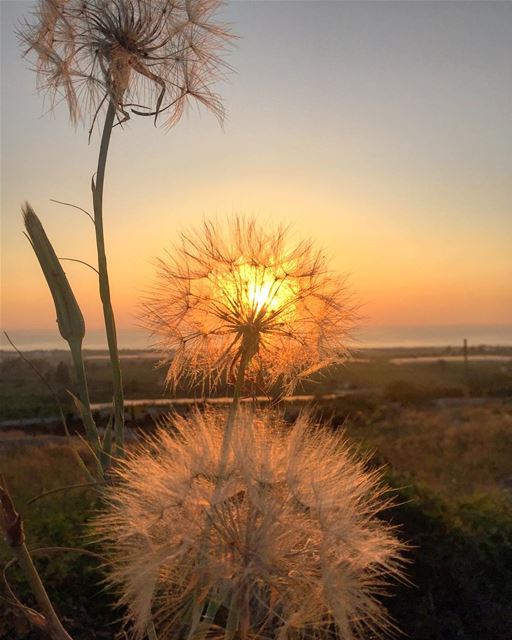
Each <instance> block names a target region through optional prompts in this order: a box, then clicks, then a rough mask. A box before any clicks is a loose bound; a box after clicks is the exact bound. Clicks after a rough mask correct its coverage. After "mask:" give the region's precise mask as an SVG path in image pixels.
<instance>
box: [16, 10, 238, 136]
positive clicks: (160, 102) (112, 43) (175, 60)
mask: <svg viewBox="0 0 512 640" xmlns="http://www.w3.org/2000/svg"><path fill="white" fill-rule="evenodd" d="M220 4H221V2H220V0H39V2H38V5H37V9H36V10H35V12H34V14H33V16H32V19H29V20H28V21H27V22H26V23H25V24H24V25H23V26H22V27H21V28H20V30H19V37H20V40H21V41H22V43H23V44H24V45H25V46H26V47H27V53H29V52H33V53H34V54H35V57H36V70H37V74H38V82H39V88H40V89H41V90H43V91H45V92H47V93H48V94H49V97H50V100H51V102H52V105H53V104H54V103H55V102H59V101H60V100H64V101H65V102H66V103H67V105H68V108H69V113H70V116H71V120H72V121H73V123H76V122H77V121H79V120H80V119H83V118H86V119H87V118H90V119H91V120H92V121H93V122H94V119H95V118H96V115H97V113H98V111H99V110H100V109H101V108H102V106H103V105H104V104H105V103H108V102H109V101H110V102H112V104H113V105H114V106H115V108H116V111H117V114H118V117H119V119H120V121H124V120H127V119H128V118H129V117H130V113H138V114H139V115H153V116H155V120H156V118H157V117H158V116H162V118H165V123H166V124H167V125H172V124H174V123H175V122H176V121H177V120H178V119H179V118H180V116H181V114H182V112H183V109H184V107H185V105H186V102H187V100H188V99H190V98H194V99H195V100H197V101H198V102H200V103H202V104H204V105H205V106H206V107H207V108H209V109H211V110H212V111H213V112H214V113H215V114H216V115H217V116H218V117H219V118H222V115H223V108H222V103H221V101H220V99H219V97H218V96H217V95H216V94H215V93H214V92H213V90H212V84H213V82H214V81H215V80H216V79H217V77H218V75H219V72H220V71H221V69H222V68H223V66H224V65H223V64H222V61H221V60H220V58H219V53H220V51H221V49H222V47H223V45H224V44H225V43H226V41H227V40H229V37H230V36H229V33H228V31H227V30H226V29H225V28H224V27H223V26H222V25H220V24H218V23H216V22H215V21H214V19H213V15H214V13H215V11H216V10H217V9H218V7H219V5H220Z"/></svg>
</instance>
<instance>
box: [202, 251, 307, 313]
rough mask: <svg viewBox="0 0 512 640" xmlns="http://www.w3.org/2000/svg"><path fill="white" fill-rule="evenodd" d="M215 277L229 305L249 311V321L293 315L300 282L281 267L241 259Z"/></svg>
mask: <svg viewBox="0 0 512 640" xmlns="http://www.w3.org/2000/svg"><path fill="white" fill-rule="evenodd" d="M214 280H215V285H216V287H218V290H219V294H220V295H221V296H222V297H223V298H225V300H226V301H227V304H228V305H229V306H232V307H234V308H242V309H245V310H246V313H247V320H248V321H254V320H255V319H258V318H264V317H265V316H267V315H274V316H279V317H281V319H284V318H285V317H286V318H287V319H289V318H290V316H291V315H293V311H294V308H295V304H294V300H296V296H297V293H298V291H299V284H298V282H294V281H292V280H290V278H286V274H285V272H284V270H283V267H282V266H281V267H275V268H274V269H272V268H269V267H266V266H264V265H258V264H249V263H247V262H242V263H241V264H239V265H236V266H234V267H233V268H232V269H231V270H230V271H228V272H227V273H223V274H220V275H219V276H217V277H214Z"/></svg>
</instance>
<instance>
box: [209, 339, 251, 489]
mask: <svg viewBox="0 0 512 640" xmlns="http://www.w3.org/2000/svg"><path fill="white" fill-rule="evenodd" d="M251 358H252V353H251V349H250V345H249V344H248V341H247V340H246V338H245V336H244V339H243V341H242V355H241V357H240V364H239V365H238V371H237V374H236V382H235V388H234V390H233V402H232V403H231V406H230V408H229V414H228V419H227V422H226V429H225V431H224V437H223V439H222V447H221V452H220V460H219V472H218V477H219V484H218V485H217V490H218V488H219V485H220V482H221V481H222V477H223V476H224V473H225V471H226V465H227V460H228V456H229V445H230V444H231V436H232V434H233V426H234V424H235V418H236V414H237V411H238V407H239V406H240V398H241V396H242V391H243V388H244V382H245V372H246V370H247V366H248V364H249V362H250V361H251Z"/></svg>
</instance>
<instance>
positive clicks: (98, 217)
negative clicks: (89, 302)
mask: <svg viewBox="0 0 512 640" xmlns="http://www.w3.org/2000/svg"><path fill="white" fill-rule="evenodd" d="M115 116H116V108H115V105H114V103H113V102H112V101H111V102H110V103H109V105H108V110H107V115H106V117H105V123H104V125H103V133H102V136H101V144H100V152H99V157H98V171H97V173H96V182H94V180H93V186H92V190H93V205H94V225H95V228H96V246H97V250H98V272H99V287H100V297H101V302H102V304H103V316H104V319H105V329H106V333H107V342H108V350H109V355H110V365H111V368H112V386H113V396H114V433H115V440H116V448H117V453H118V454H120V453H122V451H123V447H124V398H123V383H122V376H121V364H120V361H119V351H118V347H117V332H116V323H115V319H114V311H113V309H112V301H111V298H110V284H109V278H108V270H107V256H106V253H105V237H104V233H103V185H104V181H105V169H106V163H107V155H108V148H109V143H110V137H111V134H112V127H113V125H114V119H115Z"/></svg>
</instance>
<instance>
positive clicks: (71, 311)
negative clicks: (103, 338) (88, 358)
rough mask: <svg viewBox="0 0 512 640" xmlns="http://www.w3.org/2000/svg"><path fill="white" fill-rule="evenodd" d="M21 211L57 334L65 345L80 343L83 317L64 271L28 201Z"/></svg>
mask: <svg viewBox="0 0 512 640" xmlns="http://www.w3.org/2000/svg"><path fill="white" fill-rule="evenodd" d="M22 211H23V218H24V221H25V229H26V230H27V235H28V239H29V240H30V244H31V245H32V248H33V249H34V251H35V254H36V256H37V259H38V260H39V264H40V265H41V269H42V270H43V273H44V277H45V278H46V282H47V283H48V286H49V288H50V292H51V294H52V297H53V302H54V304H55V311H56V312H57V324H58V325H59V331H60V335H61V336H62V337H63V338H64V340H67V341H68V342H72V341H74V342H76V341H78V342H79V343H80V344H81V342H82V340H83V338H84V335H85V322H84V317H83V315H82V312H81V311H80V307H79V306H78V302H77V301H76V298H75V295H74V293H73V291H72V289H71V286H70V284H69V282H68V279H67V278H66V274H65V273H64V269H63V268H62V265H61V263H60V261H59V259H58V258H57V255H56V253H55V251H54V249H53V247H52V245H51V242H50V241H49V240H48V236H47V235H46V233H45V230H44V229H43V225H42V224H41V222H40V220H39V218H38V217H37V216H36V214H35V212H34V210H33V209H32V207H31V206H30V205H29V204H28V202H26V203H25V204H24V205H23V207H22Z"/></svg>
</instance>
